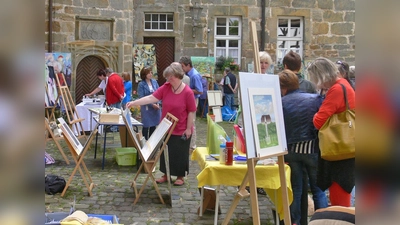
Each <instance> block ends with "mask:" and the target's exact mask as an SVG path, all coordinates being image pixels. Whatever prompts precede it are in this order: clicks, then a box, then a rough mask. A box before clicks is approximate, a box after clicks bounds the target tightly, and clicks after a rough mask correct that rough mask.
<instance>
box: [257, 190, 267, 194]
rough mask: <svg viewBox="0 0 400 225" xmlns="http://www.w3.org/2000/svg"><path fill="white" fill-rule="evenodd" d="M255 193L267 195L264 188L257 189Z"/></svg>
mask: <svg viewBox="0 0 400 225" xmlns="http://www.w3.org/2000/svg"><path fill="white" fill-rule="evenodd" d="M257 193H258V194H260V195H267V193H266V192H265V190H264V188H257Z"/></svg>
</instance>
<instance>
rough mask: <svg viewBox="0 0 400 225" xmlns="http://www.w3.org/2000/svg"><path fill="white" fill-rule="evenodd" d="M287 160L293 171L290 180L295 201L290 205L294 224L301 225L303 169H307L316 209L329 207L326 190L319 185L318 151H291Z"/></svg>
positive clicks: (286, 157) (286, 156)
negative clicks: (312, 152)
mask: <svg viewBox="0 0 400 225" xmlns="http://www.w3.org/2000/svg"><path fill="white" fill-rule="evenodd" d="M285 162H287V163H289V166H290V169H291V173H290V182H291V184H292V190H293V202H292V204H291V205H290V217H291V219H292V224H297V225H300V219H301V194H302V192H303V169H305V170H306V171H307V174H308V181H309V185H310V189H311V193H312V195H313V200H314V207H315V210H317V209H320V208H326V207H328V199H327V197H326V194H325V192H323V191H322V190H321V189H320V188H319V187H318V186H317V167H318V153H314V154H301V153H295V152H291V151H289V152H288V154H287V155H285Z"/></svg>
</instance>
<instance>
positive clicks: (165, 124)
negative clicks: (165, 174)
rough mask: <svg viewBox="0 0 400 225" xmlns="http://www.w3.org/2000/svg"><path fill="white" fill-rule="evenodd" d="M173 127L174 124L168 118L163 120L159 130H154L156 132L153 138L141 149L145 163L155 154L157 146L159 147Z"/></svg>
mask: <svg viewBox="0 0 400 225" xmlns="http://www.w3.org/2000/svg"><path fill="white" fill-rule="evenodd" d="M171 126H172V122H171V121H169V120H168V119H167V118H164V119H162V120H161V122H160V124H158V126H157V128H156V129H155V130H154V132H153V133H152V134H151V136H150V137H149V139H148V140H147V141H146V143H145V144H144V146H143V148H142V149H141V151H142V154H143V159H144V160H145V161H147V160H148V159H149V158H151V156H152V155H153V152H155V151H156V150H157V146H159V144H160V143H161V141H162V139H163V138H164V136H165V134H166V133H167V132H168V130H169V128H170V127H171Z"/></svg>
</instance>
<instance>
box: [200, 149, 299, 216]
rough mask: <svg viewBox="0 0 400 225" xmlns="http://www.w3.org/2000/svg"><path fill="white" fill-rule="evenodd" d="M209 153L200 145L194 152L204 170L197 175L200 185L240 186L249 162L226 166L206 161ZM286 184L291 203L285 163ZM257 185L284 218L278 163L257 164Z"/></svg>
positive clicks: (288, 172) (288, 171) (291, 195)
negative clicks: (262, 189)
mask: <svg viewBox="0 0 400 225" xmlns="http://www.w3.org/2000/svg"><path fill="white" fill-rule="evenodd" d="M206 155H208V152H207V148H206V147H198V148H196V150H195V151H193V153H192V160H196V161H197V162H198V163H199V165H200V168H201V169H202V171H201V172H200V173H199V174H198V175H197V180H198V186H199V187H202V186H206V185H209V186H217V185H225V186H239V185H240V184H241V183H242V181H243V178H244V176H245V175H246V172H247V164H236V163H235V162H234V163H233V165H232V166H225V165H223V164H220V163H219V161H206V160H205V159H206ZM285 173H286V184H287V188H288V195H289V196H288V197H289V204H290V203H292V201H293V192H292V186H291V184H290V167H289V166H288V165H285ZM256 183H257V187H262V188H264V189H265V191H266V192H267V194H268V196H269V197H270V198H271V201H272V202H273V203H274V204H275V207H276V210H277V211H278V213H279V216H280V218H283V204H282V198H281V196H282V192H281V182H280V177H279V167H278V165H277V164H276V165H257V166H256Z"/></svg>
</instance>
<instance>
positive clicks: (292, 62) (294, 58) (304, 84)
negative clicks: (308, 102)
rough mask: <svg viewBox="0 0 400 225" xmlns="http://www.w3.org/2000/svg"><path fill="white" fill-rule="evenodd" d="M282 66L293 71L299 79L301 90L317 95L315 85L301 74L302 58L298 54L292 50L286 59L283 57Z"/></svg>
mask: <svg viewBox="0 0 400 225" xmlns="http://www.w3.org/2000/svg"><path fill="white" fill-rule="evenodd" d="M282 64H283V66H284V68H285V69H288V70H291V71H292V72H293V73H295V74H296V75H297V77H298V78H299V85H300V87H299V88H300V90H302V91H304V92H307V93H317V91H316V88H315V85H314V84H313V83H312V82H311V81H308V80H306V79H304V76H303V75H302V74H301V73H300V69H301V57H300V55H299V54H297V53H296V52H294V51H292V50H290V51H289V52H288V53H287V54H286V55H285V57H283V60H282Z"/></svg>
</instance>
